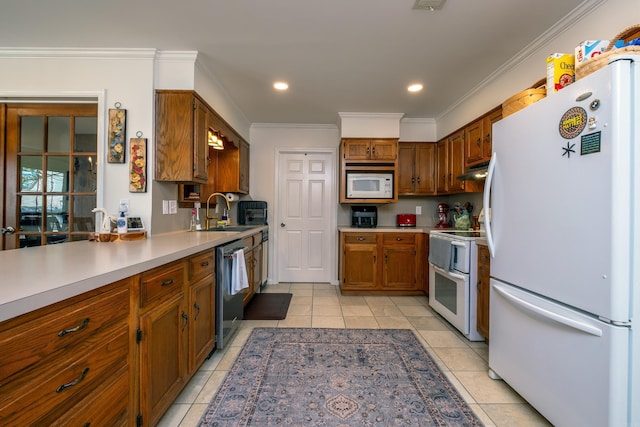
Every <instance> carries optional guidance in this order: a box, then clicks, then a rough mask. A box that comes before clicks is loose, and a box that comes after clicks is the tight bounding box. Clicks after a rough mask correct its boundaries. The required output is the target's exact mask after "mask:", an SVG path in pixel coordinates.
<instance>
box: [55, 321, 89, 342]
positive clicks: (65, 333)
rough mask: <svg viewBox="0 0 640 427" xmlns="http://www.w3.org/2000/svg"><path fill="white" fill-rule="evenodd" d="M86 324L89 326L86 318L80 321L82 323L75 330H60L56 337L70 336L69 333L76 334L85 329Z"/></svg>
mask: <svg viewBox="0 0 640 427" xmlns="http://www.w3.org/2000/svg"><path fill="white" fill-rule="evenodd" d="M88 324H89V318H88V317H87V318H86V319H84V320H83V321H82V323H80V324H79V325H78V326H76V327H75V328H71V329H63V330H61V331H60V332H58V336H59V337H63V336H65V335H67V334H70V333H71V332H78V331H79V330H81V329H84V328H86V327H87V325H88Z"/></svg>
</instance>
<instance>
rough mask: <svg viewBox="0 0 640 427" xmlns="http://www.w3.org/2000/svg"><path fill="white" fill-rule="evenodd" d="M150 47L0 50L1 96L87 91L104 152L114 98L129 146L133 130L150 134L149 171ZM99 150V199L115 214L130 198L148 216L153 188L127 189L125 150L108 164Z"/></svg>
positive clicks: (150, 156) (132, 205)
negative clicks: (121, 113) (122, 158)
mask: <svg viewBox="0 0 640 427" xmlns="http://www.w3.org/2000/svg"><path fill="white" fill-rule="evenodd" d="M155 53H156V51H155V50H153V49H135V50H128V51H116V50H96V51H92V50H72V49H47V50H38V49H19V50H18V49H2V50H0V96H2V97H8V98H13V99H19V98H21V97H26V96H30V97H42V98H51V97H56V98H58V97H62V98H78V97H89V98H93V99H95V100H96V102H98V126H99V129H98V150H99V153H105V154H106V142H105V141H106V138H107V136H106V135H107V128H106V126H107V121H108V120H107V117H108V109H109V108H115V107H114V105H115V104H116V103H120V105H121V107H120V108H124V109H126V110H127V118H126V129H127V134H126V138H127V147H128V143H129V141H128V140H129V139H130V138H132V137H135V135H136V132H138V131H139V132H142V137H143V138H147V139H148V144H149V147H148V150H147V153H148V167H147V174H148V175H149V176H150V177H151V176H153V175H152V173H153V166H152V165H153V152H154V150H153V145H152V141H153V118H152V117H153V108H151V107H152V105H153V79H152V78H150V77H151V76H153V69H154V57H155ZM105 157H106V155H102V156H100V155H99V156H98V168H99V169H98V170H99V173H98V188H102V189H103V191H101V192H100V193H99V194H98V205H99V206H101V207H104V208H106V209H107V211H108V212H109V213H113V214H116V213H117V212H118V206H119V201H120V199H129V201H130V209H131V211H132V212H134V213H136V214H139V215H140V216H142V218H143V220H144V221H145V222H146V223H147V224H148V223H150V220H151V211H150V208H149V206H151V192H150V191H148V192H147V193H129V164H128V161H129V155H128V154H127V156H126V163H124V164H108V163H106V160H105ZM151 185H153V184H152V182H151V181H149V186H151Z"/></svg>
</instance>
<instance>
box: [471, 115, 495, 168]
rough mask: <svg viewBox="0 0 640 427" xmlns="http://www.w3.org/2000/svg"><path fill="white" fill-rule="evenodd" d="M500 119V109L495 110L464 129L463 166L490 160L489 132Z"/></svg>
mask: <svg viewBox="0 0 640 427" xmlns="http://www.w3.org/2000/svg"><path fill="white" fill-rule="evenodd" d="M501 118H502V109H500V108H498V109H495V110H493V111H491V112H489V113H487V114H486V115H484V116H482V117H480V118H479V119H478V120H476V121H475V122H473V123H471V124H470V125H467V126H466V127H465V166H467V167H468V166H473V165H476V164H478V163H483V162H488V161H489V160H491V149H492V144H491V131H492V128H493V124H494V123H495V122H497V121H498V120H500V119H501Z"/></svg>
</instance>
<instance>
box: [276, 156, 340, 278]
mask: <svg viewBox="0 0 640 427" xmlns="http://www.w3.org/2000/svg"><path fill="white" fill-rule="evenodd" d="M277 191H278V194H277V200H278V204H277V217H276V218H277V221H278V222H277V223H276V224H275V230H276V239H275V243H276V248H277V268H278V280H279V281H280V282H332V281H333V279H334V277H333V272H334V270H335V268H333V265H334V264H335V263H334V260H335V257H336V251H337V249H336V245H335V239H336V237H335V235H336V224H335V222H336V196H335V166H334V153H333V152H329V151H323V152H309V151H305V152H303V151H300V152H281V153H279V156H278V190H277Z"/></svg>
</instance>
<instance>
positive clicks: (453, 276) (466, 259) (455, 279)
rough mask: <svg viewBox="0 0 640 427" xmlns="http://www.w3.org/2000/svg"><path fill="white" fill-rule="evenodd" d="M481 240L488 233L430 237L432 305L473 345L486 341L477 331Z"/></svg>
mask: <svg viewBox="0 0 640 427" xmlns="http://www.w3.org/2000/svg"><path fill="white" fill-rule="evenodd" d="M479 237H484V232H479V231H472V230H469V231H462V230H453V229H438V230H432V231H431V232H430V233H429V305H430V306H431V307H432V308H433V309H434V310H435V311H436V312H437V313H438V314H440V315H441V316H442V317H444V318H445V319H446V320H447V321H448V322H449V323H451V324H452V325H453V326H454V327H455V328H456V329H458V330H459V331H460V332H461V333H462V334H463V335H464V336H465V337H466V338H467V339H469V340H470V341H484V337H483V336H482V335H480V333H478V331H477V329H476V304H477V283H478V267H477V265H478V262H477V261H478V246H477V243H476V239H477V238H479Z"/></svg>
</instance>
